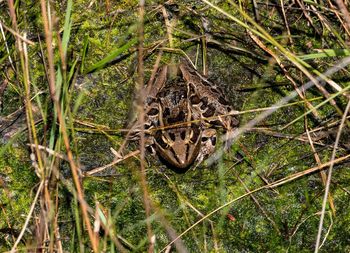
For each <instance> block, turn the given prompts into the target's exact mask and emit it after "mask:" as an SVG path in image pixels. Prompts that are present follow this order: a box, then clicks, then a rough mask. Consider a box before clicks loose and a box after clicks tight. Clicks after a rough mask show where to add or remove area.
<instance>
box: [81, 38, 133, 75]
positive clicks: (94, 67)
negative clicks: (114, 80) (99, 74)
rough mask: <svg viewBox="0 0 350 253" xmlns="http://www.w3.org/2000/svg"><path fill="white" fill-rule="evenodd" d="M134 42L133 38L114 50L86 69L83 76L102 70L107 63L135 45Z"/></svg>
mask: <svg viewBox="0 0 350 253" xmlns="http://www.w3.org/2000/svg"><path fill="white" fill-rule="evenodd" d="M136 42H137V39H136V38H134V39H131V40H130V41H129V42H128V43H126V44H124V45H123V46H122V47H119V48H117V49H115V50H114V51H112V52H111V53H110V54H109V55H108V56H106V57H105V58H103V59H102V60H101V61H99V62H98V63H96V64H94V65H92V66H91V67H90V68H88V70H86V72H85V74H86V73H90V72H92V71H95V70H98V69H101V68H103V67H104V66H105V65H106V64H107V63H109V62H110V61H112V60H114V59H115V58H116V57H117V56H119V55H121V54H122V53H123V52H125V51H126V50H128V49H129V48H131V47H132V46H133V45H135V44H136Z"/></svg>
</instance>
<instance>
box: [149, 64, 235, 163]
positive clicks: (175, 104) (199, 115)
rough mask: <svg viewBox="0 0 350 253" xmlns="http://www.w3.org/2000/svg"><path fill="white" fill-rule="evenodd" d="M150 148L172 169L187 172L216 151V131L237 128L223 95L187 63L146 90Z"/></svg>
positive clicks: (162, 75) (167, 72) (159, 75)
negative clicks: (186, 170) (185, 170)
mask: <svg viewBox="0 0 350 253" xmlns="http://www.w3.org/2000/svg"><path fill="white" fill-rule="evenodd" d="M146 93H147V97H146V103H145V112H146V116H145V129H146V130H148V132H147V135H146V138H147V144H148V145H149V146H150V147H151V148H152V149H153V150H155V151H156V153H157V154H158V155H159V156H160V158H162V160H164V161H166V162H167V163H168V164H169V165H171V166H172V167H174V168H178V169H185V168H188V167H189V166H191V165H192V164H193V163H197V164H198V163H200V162H201V161H203V160H204V159H205V158H207V157H208V156H209V155H210V154H212V153H213V152H214V150H215V144H216V131H217V130H216V129H219V128H222V129H223V130H224V132H226V133H228V132H232V131H233V130H234V129H235V127H236V126H237V125H238V121H237V119H235V118H234V117H233V116H226V117H224V116H223V115H227V114H230V113H232V112H234V111H233V109H232V108H231V107H230V106H229V104H228V102H227V100H226V98H225V97H224V95H223V92H222V91H221V90H220V88H218V87H217V86H215V85H214V84H212V83H210V82H208V81H207V80H206V79H205V78H204V77H202V76H201V75H200V74H199V73H198V72H197V71H195V70H194V69H193V68H192V67H190V66H189V65H188V64H187V63H183V64H180V65H177V66H174V65H171V66H164V67H162V68H161V69H159V70H158V73H157V75H156V78H155V81H154V82H153V84H151V86H149V87H147V88H146Z"/></svg>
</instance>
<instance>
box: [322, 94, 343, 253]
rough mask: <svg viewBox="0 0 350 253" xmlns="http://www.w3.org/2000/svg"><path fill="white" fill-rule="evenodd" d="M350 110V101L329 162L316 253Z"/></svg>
mask: <svg viewBox="0 0 350 253" xmlns="http://www.w3.org/2000/svg"><path fill="white" fill-rule="evenodd" d="M349 110H350V101H349V102H348V104H347V106H346V109H345V112H344V115H343V117H342V120H341V123H340V125H339V130H338V133H337V137H336V139H335V143H334V149H333V152H332V157H331V161H330V164H329V170H328V175H327V182H326V188H325V191H324V198H323V203H322V210H321V217H320V223H319V227H318V233H317V239H316V246H315V253H317V252H319V250H320V242H321V236H322V230H323V220H324V215H325V212H326V206H327V199H328V197H329V195H328V194H329V188H330V185H331V178H332V171H333V166H334V164H335V161H336V158H335V157H336V153H337V149H338V144H339V140H340V136H341V134H342V131H343V128H344V123H345V120H346V116H347V115H348V113H349Z"/></svg>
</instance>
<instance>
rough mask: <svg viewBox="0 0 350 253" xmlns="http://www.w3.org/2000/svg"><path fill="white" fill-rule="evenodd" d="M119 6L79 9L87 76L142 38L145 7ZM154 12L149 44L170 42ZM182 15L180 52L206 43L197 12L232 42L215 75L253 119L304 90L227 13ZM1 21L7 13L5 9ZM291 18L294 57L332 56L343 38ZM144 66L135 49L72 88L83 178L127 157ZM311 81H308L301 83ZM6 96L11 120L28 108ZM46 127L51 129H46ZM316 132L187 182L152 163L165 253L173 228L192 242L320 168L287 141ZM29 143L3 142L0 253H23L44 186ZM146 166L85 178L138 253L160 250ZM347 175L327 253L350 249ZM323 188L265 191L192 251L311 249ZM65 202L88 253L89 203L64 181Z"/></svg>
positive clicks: (65, 229) (283, 116)
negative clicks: (119, 155)
mask: <svg viewBox="0 0 350 253" xmlns="http://www.w3.org/2000/svg"><path fill="white" fill-rule="evenodd" d="M107 2H108V1H106V2H104V1H95V2H93V3H92V6H90V1H74V4H73V12H72V22H73V25H72V32H71V37H70V41H69V50H68V57H69V60H70V61H69V64H68V68H70V67H72V64H73V62H74V61H75V60H76V59H79V64H80V66H79V67H80V68H81V69H83V70H86V69H88V68H89V67H90V66H92V65H93V64H95V63H96V62H98V61H99V60H100V59H102V58H104V57H105V56H106V55H107V54H108V53H109V52H111V51H113V50H114V49H115V48H117V47H121V46H122V45H124V44H125V43H126V42H127V41H128V40H130V38H131V37H133V36H136V35H135V31H136V30H137V17H138V14H137V7H138V5H137V4H138V2H137V1H118V3H117V4H113V5H110V6H109V7H108V8H109V9H108V8H107V6H106V3H107ZM1 4H2V3H1ZM20 4H21V6H20V7H19V10H20V11H21V12H20V13H19V15H18V17H19V18H22V19H23V20H26V22H27V23H25V22H24V21H23V20H21V21H20V22H19V24H20V27H21V29H24V30H28V31H30V32H31V33H34V34H33V36H32V37H31V39H34V38H35V36H36V35H35V33H36V31H35V30H34V28H36V29H41V27H42V21H41V18H40V7H39V5H38V4H29V2H28V3H25V2H23V3H22V2H21V3H20ZM146 4H147V8H146V10H147V14H146V21H145V46H146V47H147V48H149V47H150V46H151V45H154V43H155V42H157V41H158V40H161V39H163V38H166V36H167V33H166V28H165V25H164V20H163V17H162V15H161V13H160V12H159V11H157V9H156V8H157V6H158V5H159V4H163V2H162V1H160V2H157V1H153V2H147V3H146ZM248 5H249V4H248ZM249 6H250V5H249ZM221 7H222V8H224V9H226V10H227V11H229V12H233V14H234V15H238V12H237V11H235V10H234V9H232V7H231V5H229V4H228V3H227V4H225V3H222V5H221ZM178 8H179V12H177V11H173V12H171V11H172V10H169V9H168V11H169V13H171V14H172V15H174V18H178V22H177V26H176V28H177V29H178V30H175V31H174V44H175V47H176V48H181V49H182V50H184V51H185V52H186V53H187V54H188V55H189V56H190V58H192V59H195V58H196V53H197V50H198V46H199V45H200V44H201V42H200V41H199V40H198V39H197V40H196V39H194V40H188V39H190V38H192V35H188V34H187V35H186V33H184V32H183V31H186V32H188V33H191V34H197V35H200V34H201V33H202V30H201V29H202V21H203V20H201V16H200V15H197V14H194V13H198V12H200V13H201V14H202V15H205V18H206V19H208V20H210V25H211V34H210V36H211V38H212V39H215V40H218V41H220V42H221V44H216V43H213V42H211V43H209V42H208V44H207V51H208V55H207V56H208V67H209V76H210V78H211V80H213V81H214V82H215V83H218V84H219V85H221V86H222V88H223V89H224V90H225V92H226V93H227V96H228V97H229V99H230V102H231V103H232V105H233V106H234V107H235V109H237V110H239V111H245V110H250V109H256V108H263V107H269V106H271V105H273V104H274V103H276V102H278V101H279V100H280V99H281V98H283V97H284V96H286V95H288V94H289V92H291V91H293V90H294V89H293V87H292V86H291V84H290V82H289V81H288V79H287V78H286V77H285V75H284V74H283V72H282V71H281V70H280V69H279V68H278V66H277V65H271V64H269V61H270V60H271V59H270V58H269V57H267V56H266V54H265V53H264V52H263V51H262V50H261V49H260V48H259V47H257V46H256V45H255V44H254V43H253V42H252V41H251V39H250V38H249V37H248V36H247V34H246V31H245V29H244V28H242V27H241V26H238V25H236V24H233V23H231V22H232V21H230V20H228V19H227V18H223V17H222V16H219V15H218V13H217V12H216V11H215V10H213V9H211V8H209V9H208V8H206V5H205V4H204V3H202V2H199V1H183V2H181V3H179V4H178ZM55 9H56V12H57V15H58V17H59V18H60V21H59V24H60V25H62V24H63V22H64V12H65V9H66V4H65V1H64V2H62V3H57V4H56V6H55ZM107 9H108V11H107ZM248 9H249V8H248ZM271 9H273V8H272V7H271V6H270V7H268V6H267V5H266V6H265V5H264V6H262V9H260V12H261V15H262V22H261V25H262V26H264V27H265V28H266V29H268V31H269V33H271V35H274V36H275V37H276V38H277V39H278V38H280V40H281V41H282V40H286V38H285V34H286V33H285V31H284V30H282V29H283V28H284V27H283V26H282V25H281V22H282V21H281V13H279V12H277V11H274V12H270V11H271ZM191 10H192V11H191ZM249 10H250V9H249ZM22 12H23V13H22ZM296 12H297V11H296ZM0 13H1V15H5V13H4V12H2V11H1V12H0ZM298 13H299V12H297V13H295V15H297V14H298ZM299 14H300V13H299ZM0 17H2V19H3V18H4V16H0ZM288 18H290V19H291V21H292V20H294V21H295V22H291V32H292V34H296V35H295V36H296V37H293V39H294V41H295V44H294V48H293V50H294V51H296V52H300V53H302V52H303V53H307V52H311V51H312V49H313V48H319V47H322V45H324V44H325V43H326V44H327V45H328V47H332V46H334V45H333V44H331V43H332V41H330V40H327V41H324V40H322V39H321V37H320V35H319V34H317V33H315V32H314V30H313V29H312V28H310V27H308V23H307V21H306V20H305V19H302V20H298V19H297V18H296V16H294V14H293V15H292V14H291V15H288ZM334 22H335V21H334ZM8 26H10V25H8ZM317 28H318V29H322V28H321V27H317ZM278 36H280V37H278ZM9 37H10V36H9ZM84 38H87V41H88V50H87V53H86V55H85V58H84V61H82V59H81V58H82V52H83V47H84ZM9 40H10V38H9ZM227 45H234V46H236V47H238V48H243V49H245V50H248V51H250V52H251V54H248V53H247V52H242V51H239V50H234V49H232V48H230V47H227ZM310 45H311V46H310ZM199 48H200V47H199ZM37 52H39V47H37V46H35V47H32V48H31V49H30V52H29V54H30V55H31V56H32V58H31V66H32V68H31V77H32V81H33V83H35V84H36V86H37V87H38V90H40V89H41V90H44V91H47V90H46V89H47V86H46V85H47V84H46V83H45V72H44V69H43V66H42V65H41V63H40V57H38V55H37V54H36V53H37ZM146 53H147V57H145V75H146V80H147V78H148V77H149V76H150V74H151V70H152V67H153V64H154V62H155V59H156V56H157V55H156V53H155V52H154V53H151V52H150V50H149V51H147V52H146ZM252 55H255V57H253V56H252ZM57 57H58V56H57ZM0 58H1V57H0ZM170 58H171V54H169V53H166V54H165V56H164V58H163V62H162V63H167V61H169V60H170ZM332 62H333V60H332ZM0 64H1V62H0ZM312 64H313V65H315V66H318V69H319V70H320V71H322V70H323V69H327V67H328V66H329V65H328V63H327V62H326V61H321V60H315V61H314V62H312ZM201 65H202V62H201V61H199V66H201ZM136 66H137V58H136V54H135V53H132V50H130V52H129V53H128V54H125V55H123V56H122V57H119V58H117V59H115V60H114V61H113V63H110V64H109V65H108V66H104V67H103V68H102V69H99V70H95V71H93V72H92V73H88V74H84V73H78V74H77V76H76V78H75V83H73V84H72V85H73V86H72V87H71V88H69V91H70V92H71V96H72V99H71V100H70V101H71V104H70V105H69V106H70V107H71V108H75V109H76V111H75V113H74V115H73V116H72V117H73V119H74V124H73V123H72V125H74V131H73V132H72V135H71V138H72V146H73V147H74V151H75V155H76V157H77V159H78V160H79V163H80V165H81V168H82V170H83V172H86V171H89V170H91V169H93V168H96V167H99V166H103V165H105V164H107V163H109V162H111V161H112V160H113V158H114V155H113V154H112V153H111V151H110V148H114V149H115V150H118V148H119V146H120V145H121V143H122V142H123V140H124V135H123V134H122V132H121V131H120V129H123V128H125V127H126V126H127V122H128V121H129V119H130V117H131V116H130V108H131V107H132V102H133V91H134V86H135V80H136V77H137V75H136ZM4 68H5V67H4ZM290 72H291V73H295V72H297V70H296V69H294V68H291V69H290ZM10 78H11V75H10ZM13 78H14V77H13ZM344 78H345V77H344V76H339V79H340V81H341V80H343V81H344V80H345V79H346V78H345V79H344ZM305 80H306V79H305ZM305 80H304V79H303V80H301V83H302V82H304V81H305ZM306 81H307V80H306ZM13 83H14V84H15V83H16V82H15V81H13ZM14 87H15V86H14ZM308 95H309V96H310V98H311V97H318V96H320V94H319V92H318V90H317V89H315V88H313V89H312V90H311V92H310V93H308ZM41 96H42V97H41V98H42V100H41V101H44V105H43V106H44V107H45V108H46V109H45V110H46V111H47V112H48V115H49V114H50V110H51V108H52V107H51V106H50V105H49V101H50V99H49V96H48V94H47V92H44V93H43V94H42V95H41ZM2 99H3V108H2V111H1V115H8V114H10V113H11V112H13V111H15V110H16V109H17V108H19V106H20V104H22V102H23V100H22V99H21V97H20V96H19V95H18V93H16V90H15V89H14V88H13V87H12V86H10V87H9V88H8V89H6V91H5V93H4V96H3V98H2ZM297 100H298V99H295V100H294V101H297ZM77 101H79V102H77ZM314 104H315V105H316V104H317V103H316V102H315V103H314ZM305 110H306V109H305V106H304V105H303V104H302V103H300V104H298V105H293V106H289V107H285V108H282V109H279V110H278V111H276V112H275V113H274V114H273V115H271V116H269V117H268V118H266V119H265V120H264V121H262V122H260V123H259V126H258V127H261V128H262V127H266V128H269V129H273V130H275V131H276V132H277V131H278V127H279V126H283V125H285V124H287V123H289V122H290V121H291V120H292V119H294V118H296V117H298V116H299V115H301V114H302V113H304V112H305ZM319 113H320V114H321V115H323V116H324V117H325V118H326V117H329V116H330V115H332V116H334V115H335V112H334V109H333V107H331V106H327V107H324V108H322V109H321V110H319ZM257 114H258V113H247V114H242V115H241V116H239V120H240V124H241V125H244V124H245V123H247V122H248V121H249V120H251V119H253V118H254V117H256V115H257ZM81 122H83V123H81ZM309 124H310V125H309V127H316V126H318V125H319V122H317V121H315V120H313V119H312V118H311V117H310V119H309ZM91 125H93V126H94V127H91ZM40 127H41V126H40V125H39V126H38V128H39V131H40ZM41 130H42V129H41ZM304 132H305V128H304V122H303V121H302V120H301V121H299V122H297V123H295V124H293V125H292V126H291V127H289V128H287V129H286V130H284V131H279V133H280V134H281V136H279V137H276V136H273V135H269V134H266V133H264V132H261V131H249V132H247V133H244V134H243V135H242V136H240V138H239V139H238V140H237V141H236V142H235V143H234V145H233V147H232V148H231V150H230V152H228V153H227V154H225V155H224V156H223V158H222V159H221V160H219V161H218V162H217V163H215V164H213V165H210V166H208V165H206V164H205V163H204V164H202V165H201V166H200V167H198V168H196V169H190V170H189V171H187V172H186V173H184V174H178V173H176V172H174V171H172V170H170V169H168V168H166V166H165V165H163V164H162V163H161V162H159V161H158V160H157V159H155V158H153V157H151V156H147V174H146V175H147V176H146V178H147V182H148V191H149V194H150V198H151V200H152V206H153V208H152V213H151V217H149V219H150V220H151V221H152V222H151V224H152V229H153V232H154V234H155V235H156V251H159V250H161V249H162V248H163V247H164V246H166V245H167V243H169V242H170V241H171V239H172V238H171V237H170V236H169V229H170V228H171V229H172V230H174V231H175V233H176V234H180V233H181V232H183V231H185V230H186V229H187V228H188V227H190V226H191V225H192V224H194V223H195V222H196V221H197V220H198V219H200V218H201V217H202V216H203V215H206V214H208V213H209V212H211V211H212V210H214V209H216V208H218V207H219V206H221V205H224V204H225V203H227V202H229V201H231V200H233V199H235V198H237V197H239V196H241V195H243V194H245V193H246V192H247V191H249V190H254V189H256V188H259V187H261V186H263V185H265V184H267V183H272V182H274V181H276V180H279V179H281V178H284V177H287V176H289V175H291V174H295V173H297V172H300V171H303V170H305V169H307V168H310V167H314V166H315V164H316V163H315V160H314V157H313V151H312V150H311V148H310V145H309V144H308V143H307V142H301V141H299V140H296V139H290V138H286V137H283V136H282V135H283V134H284V135H285V136H287V135H288V136H291V135H293V136H297V135H299V134H302V133H304ZM26 134H27V133H26V132H23V133H22V135H21V137H20V138H18V139H17V140H15V141H14V143H13V144H10V145H6V143H3V144H1V148H2V149H1V160H0V183H1V184H0V185H1V189H0V191H1V195H0V201H1V202H0V205H1V209H2V212H1V214H0V251H6V250H9V249H11V245H12V244H13V242H14V239H15V238H17V236H18V234H19V231H20V230H21V228H22V226H23V223H24V220H25V218H26V214H27V213H28V210H29V208H30V205H31V203H32V201H33V198H34V195H35V192H36V191H35V189H36V187H37V185H38V181H39V179H38V178H37V176H36V174H35V171H34V169H33V167H32V166H31V161H30V159H29V157H30V153H29V151H28V148H27V147H26V143H28V140H27V139H26ZM42 138H44V137H42ZM332 139H334V136H330V137H328V138H327V139H324V140H323V144H325V146H323V147H322V146H321V147H320V148H318V152H319V155H321V158H322V162H326V161H328V160H329V158H330V152H331V149H330V148H329V147H328V146H327V145H328V144H329V143H331V140H332ZM41 140H42V139H41ZM135 148H137V145H132V144H130V145H129V146H128V149H127V150H126V151H125V152H124V154H127V152H131V151H133V150H134V149H135ZM60 163H61V164H60V168H61V171H60V173H61V175H63V178H64V179H65V180H68V181H70V180H71V175H70V171H69V166H68V164H67V163H66V162H63V161H62V162H60ZM139 166H140V165H139V160H138V159H137V158H131V159H128V160H126V161H124V162H122V163H120V164H118V165H116V166H113V167H111V168H109V169H107V170H104V171H103V172H101V173H99V174H97V175H94V176H89V177H85V178H84V179H83V186H84V189H85V197H86V200H87V202H88V204H89V205H90V206H91V207H95V206H96V204H97V203H98V205H99V206H100V208H101V209H102V210H103V211H104V213H105V215H106V216H109V217H111V218H110V220H111V222H112V223H113V224H111V226H113V227H114V231H115V232H116V233H117V234H118V236H120V238H123V239H122V241H124V243H125V244H127V243H126V242H128V243H129V244H130V245H132V247H131V248H132V249H133V251H136V252H145V251H146V249H147V243H148V242H147V236H146V233H147V230H146V221H145V218H146V216H145V209H144V206H143V198H142V196H143V193H142V189H141V186H140V179H139V173H138V170H139ZM347 168H348V164H347V163H345V164H342V165H339V166H336V168H335V170H334V174H333V181H332V187H331V196H332V198H333V199H334V204H335V208H336V215H334V214H332V212H331V209H330V208H328V209H327V214H326V217H325V222H324V233H323V236H325V235H326V232H328V231H327V230H328V229H329V234H328V237H327V240H326V241H325V243H324V246H323V247H322V250H323V251H324V252H347V251H349V250H350V248H349V245H350V242H349V239H348V238H350V229H349V227H350V216H349V212H348V210H349V207H348V203H349V193H348V190H347V189H348V188H349V177H350V175H349V172H348V170H347ZM323 191H324V185H323V184H322V180H321V177H320V175H319V173H313V174H311V175H305V176H303V177H301V178H299V179H297V180H294V181H291V182H289V183H286V184H283V185H281V186H279V187H277V188H273V189H264V190H261V191H258V192H256V193H254V194H252V195H250V196H247V197H244V198H242V199H240V200H237V201H235V202H234V203H232V204H231V205H229V206H228V207H226V208H224V209H222V210H220V211H218V212H216V213H215V214H213V215H212V216H210V217H209V218H208V219H206V220H205V221H204V222H202V223H200V224H198V225H197V226H196V227H195V228H193V229H192V230H190V231H189V232H188V233H186V234H185V235H184V236H183V237H182V238H181V240H182V243H183V245H185V247H186V248H187V249H188V251H189V252H286V251H289V252H311V251H313V249H314V244H315V238H316V234H317V229H318V223H319V211H320V210H321V203H322V198H323ZM58 205H59V208H58V210H59V214H58V225H59V226H60V232H61V241H62V244H63V248H64V249H65V250H67V251H71V252H78V249H77V248H78V245H79V241H80V240H81V239H79V236H81V235H79V233H81V232H79V229H78V227H79V226H82V225H81V224H82V223H83V222H82V220H81V217H80V216H79V215H76V209H77V204H76V200H74V196H73V194H72V191H71V190H69V187H68V186H67V184H66V183H64V182H59V183H58ZM39 208H40V206H38V207H37V209H36V210H35V211H34V217H35V215H36V214H38V213H39ZM31 223H32V225H31V226H30V227H29V228H28V230H29V231H31V233H34V232H33V231H34V227H35V225H34V224H35V222H34V220H33V219H32V221H31ZM77 224H78V225H77ZM79 224H80V225H79ZM31 233H30V232H27V233H26V234H25V236H24V238H23V243H22V244H21V247H22V248H23V249H24V248H25V246H26V245H27V246H28V245H30V243H31V241H33V238H35V237H33V234H31ZM82 237H83V238H85V239H82V241H83V242H84V243H85V244H86V245H85V249H88V247H89V246H88V245H89V244H88V242H87V241H88V239H87V236H86V235H82ZM100 237H101V238H105V242H106V244H105V246H101V247H102V248H103V247H105V248H104V249H105V251H106V252H109V251H111V250H112V249H113V248H114V246H106V245H110V241H109V239H108V236H107V235H106V234H104V233H103V232H101V233H100ZM34 240H35V239H34ZM80 249H81V246H80ZM87 251H89V250H87Z"/></svg>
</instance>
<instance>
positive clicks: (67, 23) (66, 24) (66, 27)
mask: <svg viewBox="0 0 350 253" xmlns="http://www.w3.org/2000/svg"><path fill="white" fill-rule="evenodd" d="M72 7H73V1H72V0H68V3H67V10H66V17H65V20H64V30H63V37H62V50H63V53H64V55H67V48H68V42H69V37H70V32H71V29H72V20H71V13H72Z"/></svg>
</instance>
